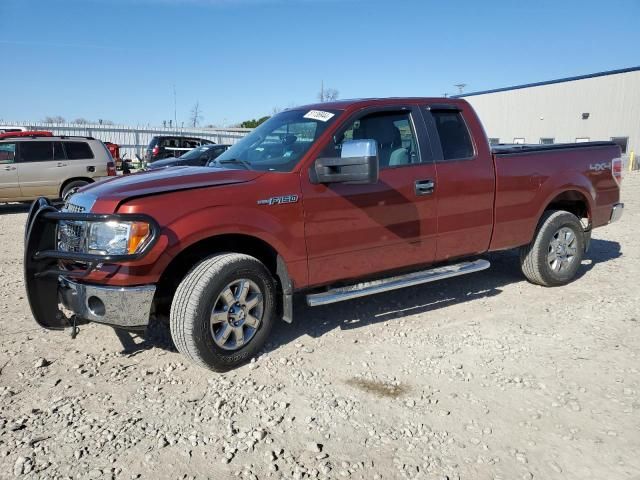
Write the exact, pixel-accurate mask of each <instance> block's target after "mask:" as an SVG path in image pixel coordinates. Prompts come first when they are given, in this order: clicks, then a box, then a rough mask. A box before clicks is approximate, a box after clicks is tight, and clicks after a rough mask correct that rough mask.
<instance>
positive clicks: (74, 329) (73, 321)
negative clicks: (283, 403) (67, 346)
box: [71, 315, 80, 340]
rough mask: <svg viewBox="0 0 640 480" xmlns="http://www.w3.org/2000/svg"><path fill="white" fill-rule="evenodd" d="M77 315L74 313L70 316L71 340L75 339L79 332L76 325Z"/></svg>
mask: <svg viewBox="0 0 640 480" xmlns="http://www.w3.org/2000/svg"><path fill="white" fill-rule="evenodd" d="M77 320H78V317H77V316H76V315H72V316H71V340H75V338H76V337H77V336H78V333H80V328H79V327H78V325H77Z"/></svg>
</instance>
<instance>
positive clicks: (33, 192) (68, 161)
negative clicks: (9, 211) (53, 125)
mask: <svg viewBox="0 0 640 480" xmlns="http://www.w3.org/2000/svg"><path fill="white" fill-rule="evenodd" d="M115 174H116V170H115V163H114V162H113V158H112V157H111V154H110V153H109V150H107V147H105V146H104V144H103V143H102V142H101V141H100V140H96V139H94V138H91V137H51V136H47V137H44V136H43V137H37V136H33V137H15V138H3V139H2V140H0V202H21V201H28V200H33V199H35V198H37V197H40V196H42V197H47V198H50V199H57V198H65V197H66V196H68V195H69V193H72V192H73V191H75V190H77V189H78V188H80V187H82V186H84V185H87V184H88V183H92V182H95V181H96V180H98V179H99V178H101V177H107V176H113V175H115Z"/></svg>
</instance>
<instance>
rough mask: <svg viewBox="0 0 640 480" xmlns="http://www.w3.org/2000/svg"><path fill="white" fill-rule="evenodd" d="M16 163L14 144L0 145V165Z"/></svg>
mask: <svg viewBox="0 0 640 480" xmlns="http://www.w3.org/2000/svg"><path fill="white" fill-rule="evenodd" d="M15 161H16V144H15V143H0V165H2V164H7V163H14V162H15Z"/></svg>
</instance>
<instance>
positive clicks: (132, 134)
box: [0, 121, 251, 158]
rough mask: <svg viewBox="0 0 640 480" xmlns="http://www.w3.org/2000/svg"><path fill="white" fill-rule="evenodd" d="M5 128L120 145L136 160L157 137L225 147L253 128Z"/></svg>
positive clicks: (57, 125)
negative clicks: (190, 139)
mask: <svg viewBox="0 0 640 480" xmlns="http://www.w3.org/2000/svg"><path fill="white" fill-rule="evenodd" d="M0 123H2V125H7V126H9V125H15V126H20V127H27V128H29V129H30V130H48V131H51V132H53V134H54V135H69V136H71V135H78V136H82V137H93V138H97V139H98V140H102V141H103V142H113V143H117V144H118V145H120V154H121V155H122V154H124V153H126V154H127V157H128V158H134V154H136V153H137V154H138V155H140V157H142V156H143V154H144V150H145V149H146V147H147V145H148V144H149V142H150V141H151V138H152V137H154V136H155V135H179V136H181V137H199V138H206V139H208V140H212V141H214V142H216V143H221V144H234V143H236V142H237V141H238V140H240V139H241V138H242V137H244V136H245V135H247V133H249V132H250V131H251V129H249V128H215V129H214V128H163V127H140V126H136V127H132V126H126V125H99V124H74V123H42V122H8V121H2V122H0Z"/></svg>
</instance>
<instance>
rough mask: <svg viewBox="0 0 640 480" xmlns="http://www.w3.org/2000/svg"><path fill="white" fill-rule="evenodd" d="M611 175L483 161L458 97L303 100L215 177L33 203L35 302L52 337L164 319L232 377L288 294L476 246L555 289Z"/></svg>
mask: <svg viewBox="0 0 640 480" xmlns="http://www.w3.org/2000/svg"><path fill="white" fill-rule="evenodd" d="M620 181H621V160H620V148H619V147H618V146H617V145H615V144H614V143H612V142H592V143H583V144H555V145H539V146H529V147H522V146H518V147H517V148H513V147H504V148H498V149H496V150H495V151H492V150H491V149H490V147H489V143H488V141H487V138H486V136H485V134H484V130H483V128H482V125H481V124H480V121H479V119H478V118H477V116H476V114H475V112H474V111H473V109H472V108H471V106H470V105H469V104H468V103H466V102H465V101H464V100H460V99H432V98H407V99H400V98H397V99H386V100H385V99H373V100H353V101H342V102H333V103H322V104H318V105H312V106H307V107H299V108H295V109H291V110H287V111H284V112H281V113H279V114H277V115H275V116H273V117H272V118H271V119H269V120H267V121H266V122H265V123H263V124H262V125H260V126H259V127H258V128H256V129H255V130H254V131H253V132H251V133H250V134H249V135H248V136H247V137H245V138H243V139H242V140H241V141H240V142H238V143H237V144H235V145H233V146H232V147H231V148H229V150H227V151H226V152H225V153H223V154H222V155H221V156H220V157H218V158H217V159H216V161H215V162H214V164H213V166H212V167H210V168H208V169H203V168H184V169H180V170H176V169H161V170H157V171H153V172H147V173H145V174H143V175H131V176H128V177H123V178H119V179H117V180H111V181H106V182H101V183H99V184H96V185H92V186H88V187H85V188H83V189H81V190H80V191H79V192H78V193H76V194H75V195H74V196H73V197H71V198H70V199H69V201H68V203H67V204H66V206H65V208H63V209H62V211H58V210H56V209H55V208H53V207H52V206H51V205H50V204H49V203H48V202H47V201H46V200H44V199H40V200H38V201H37V202H35V203H34V205H33V207H32V209H31V213H30V214H29V220H28V235H27V238H26V255H25V281H26V286H27V293H28V297H29V301H30V304H31V308H32V312H33V315H34V317H35V319H36V321H37V322H38V323H39V324H40V325H42V326H43V327H45V328H52V329H56V328H57V329H61V328H64V327H68V326H70V325H73V326H74V331H75V326H76V325H77V323H78V322H83V321H92V322H98V323H104V324H108V325H112V326H114V327H119V328H129V329H131V328H144V327H145V326H147V325H148V323H149V322H150V318H154V319H155V318H162V317H163V315H167V316H168V317H169V322H170V326H171V334H172V336H173V340H174V342H175V345H176V347H177V349H178V350H179V351H180V352H182V353H183V354H185V355H186V356H187V357H189V358H190V359H191V360H193V361H194V362H196V363H197V364H199V365H202V366H204V367H207V368H211V369H213V370H225V369H228V368H231V367H234V366H236V365H238V364H239V363H241V362H243V361H245V360H247V359H249V358H251V357H253V356H254V355H255V354H256V353H257V352H258V351H259V349H260V348H261V347H262V346H263V344H264V342H265V340H266V338H267V336H268V335H269V331H270V330H271V327H272V326H273V323H274V322H275V320H276V318H282V319H283V320H285V321H287V322H291V321H292V318H293V307H292V296H293V294H294V293H296V292H300V293H302V294H304V295H306V300H307V303H308V304H309V305H311V306H318V305H326V304H330V303H333V302H338V301H342V300H348V299H351V298H355V297H361V296H364V295H370V294H374V293H378V292H382V291H387V290H392V289H397V288H401V287H406V286H411V285H417V284H421V283H426V282H431V281H435V280H440V279H443V278H449V277H454V276H458V275H463V274H467V273H472V272H478V271H481V270H484V269H486V268H488V267H489V262H488V261H487V260H486V259H484V258H482V256H483V254H485V253H486V252H491V251H496V250H504V249H510V248H517V247H519V248H520V252H521V254H520V263H521V266H522V271H523V273H524V276H525V277H526V278H527V279H528V280H529V281H531V282H533V283H536V284H539V285H544V286H549V287H551V286H557V285H564V284H566V283H568V282H570V281H571V280H572V279H573V278H574V277H575V275H576V272H577V271H578V269H579V268H580V264H581V260H582V258H583V255H584V253H585V251H586V250H587V247H588V245H589V239H590V235H591V229H592V228H595V227H601V226H604V225H606V224H608V223H610V222H613V221H616V220H618V219H619V218H620V216H621V215H622V212H623V204H621V203H620ZM56 232H57V233H56ZM60 261H61V262H62V265H63V266H64V268H63V269H61V268H60V265H59V263H58V262H60ZM59 301H61V302H62V303H63V304H64V305H65V306H66V308H67V309H68V310H70V311H71V312H73V314H74V315H73V316H72V317H71V318H69V317H67V316H65V314H63V312H62V311H60V310H59V308H58V302H59ZM151 313H153V315H151Z"/></svg>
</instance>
